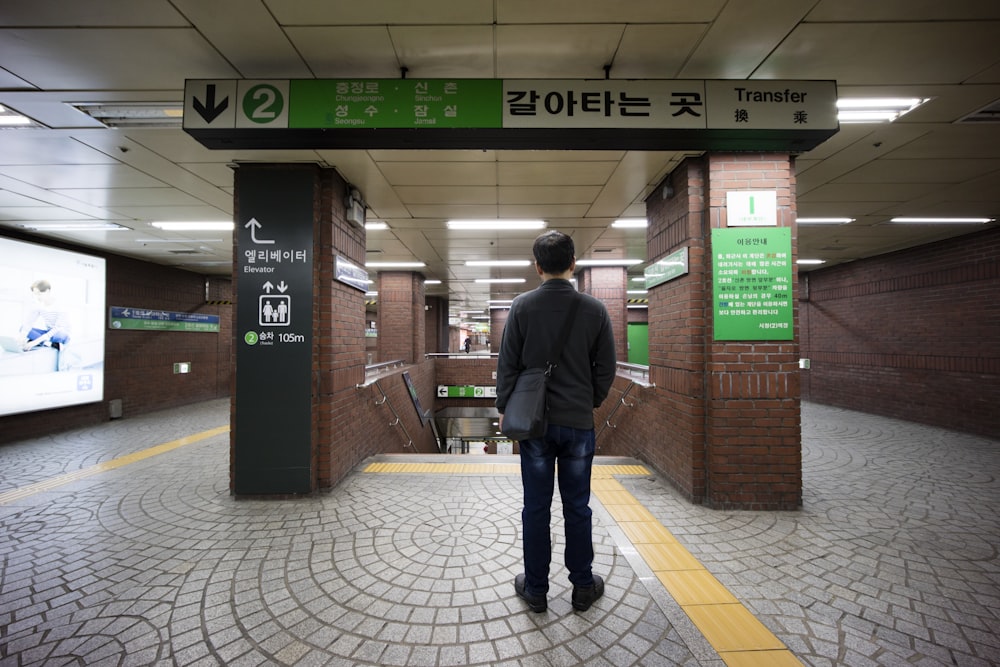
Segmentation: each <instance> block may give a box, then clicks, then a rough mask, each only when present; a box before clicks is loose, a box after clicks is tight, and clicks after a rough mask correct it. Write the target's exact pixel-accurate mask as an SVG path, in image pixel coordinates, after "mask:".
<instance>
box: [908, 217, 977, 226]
mask: <svg viewBox="0 0 1000 667" xmlns="http://www.w3.org/2000/svg"><path fill="white" fill-rule="evenodd" d="M993 220H994V218H893V219H892V220H890V221H889V222H894V223H897V224H911V225H982V224H986V223H987V222H993Z"/></svg>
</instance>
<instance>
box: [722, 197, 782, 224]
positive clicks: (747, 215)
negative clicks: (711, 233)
mask: <svg viewBox="0 0 1000 667" xmlns="http://www.w3.org/2000/svg"><path fill="white" fill-rule="evenodd" d="M726 220H727V226H729V227H777V226H778V193H777V192H775V191H774V190H736V191H733V192H727V193H726Z"/></svg>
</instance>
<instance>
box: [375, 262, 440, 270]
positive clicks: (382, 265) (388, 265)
mask: <svg viewBox="0 0 1000 667" xmlns="http://www.w3.org/2000/svg"><path fill="white" fill-rule="evenodd" d="M365 266H366V267H367V268H369V269H419V268H421V267H424V266H427V264H425V263H424V262H366V263H365Z"/></svg>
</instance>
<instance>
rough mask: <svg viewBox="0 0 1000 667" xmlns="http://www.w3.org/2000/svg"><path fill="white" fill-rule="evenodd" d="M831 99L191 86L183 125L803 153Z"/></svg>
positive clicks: (523, 144)
mask: <svg viewBox="0 0 1000 667" xmlns="http://www.w3.org/2000/svg"><path fill="white" fill-rule="evenodd" d="M836 100H837V91H836V84H835V82H833V81H769V80H758V81H746V80H738V81H728V80H726V81H718V80H697V79H692V80H689V79H683V80H663V79H655V80H626V79H617V80H609V79H594V80H557V79H291V80H288V79H285V80H242V79H241V80H225V79H218V80H204V79H193V80H188V81H186V82H185V86H184V129H185V131H187V132H188V133H189V134H191V135H192V136H193V137H194V138H196V139H197V140H198V141H200V142H201V143H203V144H204V145H206V146H208V147H209V148H226V149H240V148H248V149H249V148H302V147H308V148H324V147H331V148H337V147H339V148H595V149H616V148H617V149H638V150H662V149H673V150H681V149H686V148H693V149H700V150H726V149H728V150H808V149H811V148H814V147H815V146H817V145H818V144H819V143H821V142H822V141H823V140H825V139H827V138H829V137H830V136H832V135H833V134H834V133H836V132H837V130H838V128H839V126H838V123H837V108H836ZM583 130H586V131H585V132H583Z"/></svg>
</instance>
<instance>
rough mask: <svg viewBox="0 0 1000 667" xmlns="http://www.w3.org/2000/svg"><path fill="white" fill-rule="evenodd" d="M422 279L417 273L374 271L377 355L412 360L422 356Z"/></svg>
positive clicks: (409, 361)
mask: <svg viewBox="0 0 1000 667" xmlns="http://www.w3.org/2000/svg"><path fill="white" fill-rule="evenodd" d="M424 305H425V304H424V281H423V277H422V276H421V275H420V274H418V273H412V272H406V271H380V272H379V274H378V356H379V359H380V360H381V361H395V360H397V359H402V360H403V361H405V362H407V363H416V362H417V361H419V360H420V359H421V358H423V356H424V349H425V347H426V341H425V339H424V327H425V320H426V311H425V310H424Z"/></svg>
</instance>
